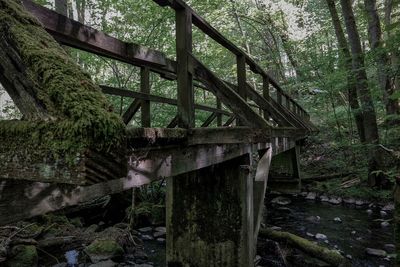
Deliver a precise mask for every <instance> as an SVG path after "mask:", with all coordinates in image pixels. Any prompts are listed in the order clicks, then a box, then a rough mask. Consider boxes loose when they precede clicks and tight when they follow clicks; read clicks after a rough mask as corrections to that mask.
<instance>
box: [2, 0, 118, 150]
mask: <svg viewBox="0 0 400 267" xmlns="http://www.w3.org/2000/svg"><path fill="white" fill-rule="evenodd" d="M0 82H1V83H2V85H3V86H4V88H5V90H6V91H7V93H8V94H9V95H10V97H11V98H12V100H13V101H14V103H15V104H16V106H17V107H18V108H19V110H20V111H21V113H22V114H23V116H24V119H28V120H41V121H43V120H47V121H49V120H51V121H57V122H60V123H59V125H60V127H61V128H62V127H64V128H65V129H64V130H61V129H60V132H59V133H58V134H60V135H61V134H62V135H63V136H64V138H65V139H67V137H70V138H73V139H75V138H76V139H79V140H81V142H80V143H82V144H87V143H95V144H99V145H100V144H104V145H105V144H108V145H110V143H114V142H119V141H121V140H122V139H121V138H122V137H123V134H124V131H125V126H124V124H123V122H122V120H121V119H120V118H119V117H118V116H117V115H116V114H115V113H113V112H111V106H110V105H109V103H108V102H107V100H106V98H105V97H104V95H103V94H102V92H101V90H100V88H99V87H98V86H97V85H95V84H94V83H93V81H92V80H91V78H90V77H89V75H87V74H86V73H85V72H84V71H83V70H82V69H81V68H80V67H79V66H78V65H77V64H76V63H75V62H74V61H73V60H72V59H71V58H70V57H69V56H68V54H67V53H66V52H65V51H64V50H63V49H62V47H61V46H60V45H59V44H58V43H57V42H56V41H55V40H54V39H53V37H51V36H50V35H49V34H48V33H47V32H46V30H45V29H44V28H43V26H42V25H41V24H40V23H39V21H38V20H37V19H36V18H35V17H33V16H32V15H31V14H30V13H29V12H27V11H26V10H25V9H24V7H23V6H22V5H21V4H20V1H14V0H12V1H10V0H0Z"/></svg>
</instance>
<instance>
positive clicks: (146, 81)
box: [140, 67, 151, 127]
mask: <svg viewBox="0 0 400 267" xmlns="http://www.w3.org/2000/svg"><path fill="white" fill-rule="evenodd" d="M140 92H141V93H143V94H150V70H149V68H146V67H142V68H140ZM141 120H142V127H150V126H151V117H150V101H149V100H142V104H141Z"/></svg>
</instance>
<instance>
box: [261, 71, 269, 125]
mask: <svg viewBox="0 0 400 267" xmlns="http://www.w3.org/2000/svg"><path fill="white" fill-rule="evenodd" d="M262 78H263V94H262V96H263V97H264V98H265V100H267V101H269V99H270V95H269V79H268V77H266V76H263V77H262ZM261 109H262V110H263V111H264V112H263V115H264V119H266V120H269V117H270V112H269V109H263V108H261Z"/></svg>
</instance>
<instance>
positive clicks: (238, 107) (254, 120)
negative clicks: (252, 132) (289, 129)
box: [191, 55, 270, 128]
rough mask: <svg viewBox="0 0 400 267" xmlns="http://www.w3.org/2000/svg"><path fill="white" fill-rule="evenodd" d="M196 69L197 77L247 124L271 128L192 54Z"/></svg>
mask: <svg viewBox="0 0 400 267" xmlns="http://www.w3.org/2000/svg"><path fill="white" fill-rule="evenodd" d="M191 59H192V63H193V68H194V71H195V73H196V75H197V77H199V78H201V79H202V81H203V83H205V84H207V87H208V88H210V89H212V90H213V92H214V94H215V95H216V96H217V97H218V98H219V99H220V100H221V101H222V102H223V103H224V105H226V106H227V107H228V108H229V109H230V110H232V111H233V113H234V114H235V116H237V118H239V119H240V120H241V121H242V122H243V123H244V124H246V125H247V126H251V127H255V128H269V127H270V125H269V124H268V123H267V121H265V120H264V119H263V118H262V117H261V116H260V115H258V114H257V112H255V111H254V110H253V109H252V108H251V107H250V106H249V105H248V104H247V103H246V101H244V100H243V98H241V97H240V96H239V95H238V94H237V93H236V92H235V91H234V90H232V88H230V87H229V86H228V85H227V84H226V83H224V82H223V81H221V80H220V79H219V78H218V77H217V76H216V75H215V74H214V73H212V72H211V71H210V70H209V69H207V68H206V67H205V66H204V65H203V64H202V63H201V62H200V61H199V60H197V59H196V58H195V57H194V56H193V55H191Z"/></svg>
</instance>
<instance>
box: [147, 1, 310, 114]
mask: <svg viewBox="0 0 400 267" xmlns="http://www.w3.org/2000/svg"><path fill="white" fill-rule="evenodd" d="M153 1H154V2H156V3H157V4H159V5H160V6H163V7H164V6H170V7H171V8H173V9H175V10H177V9H188V10H189V12H190V13H191V14H192V21H193V24H194V25H195V26H196V27H197V28H199V29H200V30H201V31H202V32H203V33H205V34H206V35H208V36H209V37H211V38H212V39H213V40H214V41H216V42H217V43H219V44H220V45H222V46H223V47H225V48H226V49H228V50H229V51H231V52H232V53H233V54H235V55H236V56H241V55H243V56H245V59H246V63H247V64H248V65H249V67H250V69H251V70H252V71H253V72H254V73H255V74H260V75H262V76H263V77H266V78H268V80H269V82H270V83H271V85H272V86H274V88H275V89H277V90H279V91H280V92H281V93H282V94H283V95H284V96H286V97H288V98H290V99H291V100H292V101H293V103H294V104H295V105H296V106H297V107H298V108H299V109H300V110H301V111H302V112H304V113H305V114H307V115H308V113H307V111H306V110H304V109H303V107H301V106H300V105H299V104H298V103H297V102H296V101H295V100H294V99H293V98H291V96H289V95H288V94H287V93H286V92H285V91H284V90H283V89H282V88H281V87H280V86H279V84H278V83H277V82H276V81H275V79H274V78H272V77H271V75H269V74H268V73H267V72H266V71H264V69H263V68H262V67H260V66H259V65H258V64H257V63H256V62H255V61H254V59H252V58H251V57H250V56H249V55H248V54H247V53H246V52H245V51H243V50H242V49H241V48H239V47H237V46H236V45H235V44H234V43H232V42H231V41H229V40H228V39H227V38H226V37H225V36H223V35H222V34H221V33H220V32H219V31H218V30H216V29H215V28H214V27H213V26H212V25H211V24H210V23H208V22H207V21H206V20H205V19H204V18H203V17H201V16H200V15H198V14H197V13H196V12H195V11H194V10H193V9H192V8H191V7H190V6H189V5H187V4H186V3H185V2H183V1H182V0H153Z"/></svg>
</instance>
